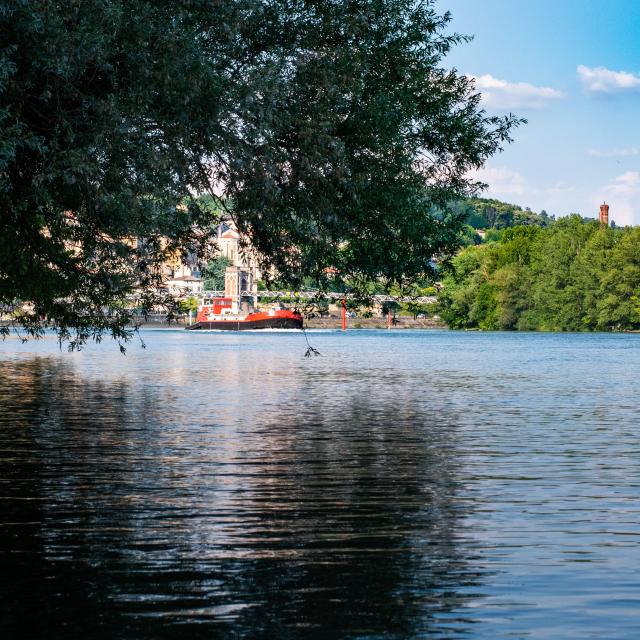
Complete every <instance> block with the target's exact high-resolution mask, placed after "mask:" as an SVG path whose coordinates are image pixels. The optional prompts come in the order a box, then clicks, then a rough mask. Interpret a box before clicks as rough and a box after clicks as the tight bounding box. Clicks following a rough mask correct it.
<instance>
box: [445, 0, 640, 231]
mask: <svg viewBox="0 0 640 640" xmlns="http://www.w3.org/2000/svg"><path fill="white" fill-rule="evenodd" d="M437 8H438V10H439V11H440V12H443V11H445V10H448V11H450V12H451V14H452V18H453V19H452V22H451V26H450V28H451V30H455V31H457V32H459V33H464V34H467V35H473V36H474V40H473V41H472V42H470V43H468V44H461V45H459V46H458V47H456V48H455V49H454V50H453V51H452V52H451V53H450V54H449V56H448V57H447V59H446V64H447V66H449V67H456V68H457V69H458V70H459V71H460V72H462V73H466V74H469V75H473V76H475V77H476V78H477V80H476V83H477V87H478V89H479V90H480V91H481V92H482V93H483V96H484V103H485V108H486V109H487V111H489V112H491V113H508V112H510V111H511V112H513V113H515V114H517V115H520V116H522V117H524V118H527V120H528V124H526V125H524V126H523V127H521V128H520V129H518V130H517V131H516V132H515V141H514V142H513V143H512V144H511V145H509V146H508V147H507V148H506V150H505V151H504V153H502V154H500V155H498V156H495V157H494V158H492V159H491V160H490V161H489V162H488V164H487V167H486V168H485V169H484V170H483V171H481V172H480V175H479V177H480V178H481V179H482V180H483V181H484V182H487V183H489V185H490V187H489V189H488V190H487V191H486V192H485V194H484V195H485V196H487V197H496V198H499V199H501V200H505V201H507V202H513V203H516V204H520V205H522V206H528V207H531V209H533V210H534V211H540V210H541V209H545V210H546V211H547V212H548V213H550V214H556V215H566V214H568V213H571V212H577V213H580V214H581V215H584V216H590V217H596V216H597V212H598V205H599V204H600V203H601V202H602V201H606V202H608V203H609V204H610V206H611V211H610V218H612V219H614V220H615V221H616V223H617V224H640V0H607V2H595V1H594V0H554V1H552V0H526V1H525V0H438V3H437Z"/></svg>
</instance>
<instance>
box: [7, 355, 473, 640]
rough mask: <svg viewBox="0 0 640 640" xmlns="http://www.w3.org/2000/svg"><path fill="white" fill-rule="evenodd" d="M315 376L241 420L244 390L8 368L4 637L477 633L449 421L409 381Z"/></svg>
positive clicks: (54, 364)
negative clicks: (469, 609)
mask: <svg viewBox="0 0 640 640" xmlns="http://www.w3.org/2000/svg"><path fill="white" fill-rule="evenodd" d="M305 371H307V373H305ZM309 371H310V370H303V371H293V372H292V373H291V376H292V379H293V377H295V380H296V381H295V384H293V383H291V384H290V386H289V393H288V394H286V395H284V396H283V394H282V393H281V388H282V385H287V384H288V381H287V379H281V380H280V381H279V382H278V386H279V388H280V392H279V394H278V397H277V402H276V400H274V398H273V397H272V392H271V390H270V388H269V387H268V386H267V387H265V388H264V389H263V390H261V391H260V390H259V391H258V393H264V399H263V401H262V402H256V401H255V400H253V401H252V404H251V407H249V408H248V407H247V406H246V404H243V403H244V402H246V397H245V398H244V399H243V396H242V394H240V393H238V394H237V395H235V396H234V395H233V394H227V395H226V396H225V398H224V401H223V400H221V399H220V398H218V400H217V401H215V402H214V401H213V400H212V403H211V404H207V403H203V402H201V400H202V396H201V395H199V396H193V397H190V396H189V394H186V393H184V392H182V393H177V392H175V390H172V388H171V387H170V386H169V385H164V384H162V383H159V384H157V385H150V384H136V383H134V382H133V381H132V377H131V375H130V374H123V375H122V376H121V377H120V378H117V377H116V378H110V379H107V378H105V379H104V380H99V379H98V378H96V377H93V378H91V377H87V376H84V375H82V372H81V371H77V370H76V369H75V368H73V367H72V366H70V365H68V364H65V363H64V361H63V359H61V358H55V357H52V358H24V359H21V360H14V361H9V362H8V364H7V365H6V366H5V367H4V369H3V371H2V372H1V373H0V448H1V449H2V452H3V454H2V459H1V460H0V465H1V473H0V478H1V482H2V491H1V492H0V493H1V495H2V497H1V498H0V506H1V511H0V524H1V527H0V531H1V533H0V535H1V536H2V540H1V542H2V550H1V551H0V554H1V558H2V566H3V575H4V576H5V579H4V580H3V584H2V593H1V596H2V601H3V614H2V622H1V627H0V630H1V631H2V634H3V636H5V637H11V636H12V635H14V636H16V637H17V636H18V635H22V636H23V637H26V635H28V634H29V633H39V634H42V635H43V636H44V635H46V636H47V637H53V638H56V637H60V638H62V637H71V636H73V635H80V634H82V635H84V636H89V637H100V636H102V637H109V638H115V637H123V638H124V637H149V638H157V637H161V636H162V637H183V636H184V637H206V638H213V637H241V638H244V637H246V638H258V637H264V638H287V637H325V638H338V637H347V636H348V637H374V636H375V637H380V636H385V637H403V638H404V637H419V636H424V635H426V634H430V637H439V636H449V635H451V634H452V633H455V632H456V631H458V632H461V631H463V630H464V629H467V628H468V625H469V624H471V621H470V620H467V619H465V617H464V611H465V608H466V607H465V605H466V604H468V603H469V602H470V601H472V600H473V599H474V598H476V597H477V594H478V592H479V590H480V589H481V586H482V580H483V576H482V574H481V572H480V570H479V569H477V568H476V567H475V564H476V563H474V558H473V556H474V553H475V552H474V542H473V537H472V536H471V535H470V534H469V535H468V532H467V528H466V526H467V525H466V522H465V521H466V517H467V516H468V510H469V509H470V506H469V503H468V501H466V500H465V499H464V496H461V495H460V490H461V489H463V488H464V486H463V483H464V472H463V470H462V462H461V461H460V460H461V458H462V453H461V451H459V450H458V448H457V443H456V435H457V431H456V416H455V414H453V413H452V412H450V411H449V412H447V411H446V406H444V405H442V406H439V407H438V410H437V411H433V410H430V409H429V407H428V406H427V405H426V403H425V402H424V401H423V399H420V397H419V395H417V394H416V389H415V388H413V387H411V386H410V385H409V386H404V385H402V384H401V383H400V382H398V383H396V384H394V383H391V384H389V385H388V387H386V388H385V387H381V386H379V385H378V386H376V391H375V393H369V394H368V393H363V388H366V385H367V382H366V380H364V382H363V381H362V380H360V381H359V384H357V385H353V386H349V385H340V386H339V387H338V386H335V387H333V388H332V389H333V391H332V392H328V390H329V387H330V386H331V381H325V384H323V385H314V381H313V380H312V378H313V376H314V373H313V372H310V373H309ZM160 375H161V374H160ZM363 385H364V387H363ZM182 389H184V388H182ZM201 391H202V390H200V391H197V393H201ZM194 393H195V392H194ZM270 394H271V395H270ZM283 398H285V399H286V401H283ZM432 400H433V398H432ZM7 576H12V578H11V579H10V580H8V579H6V577H7Z"/></svg>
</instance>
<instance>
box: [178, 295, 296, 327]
mask: <svg viewBox="0 0 640 640" xmlns="http://www.w3.org/2000/svg"><path fill="white" fill-rule="evenodd" d="M302 322H303V318H302V315H301V314H300V313H298V312H297V311H289V310H288V309H269V310H267V311H256V312H253V313H247V314H245V315H242V314H240V313H238V309H237V305H236V304H234V300H233V298H231V297H219V296H218V297H204V298H202V299H201V300H200V304H199V305H198V315H197V316H196V322H195V324H193V325H190V326H188V327H187V329H191V330H194V329H218V330H220V329H222V330H226V331H243V330H245V331H246V330H251V329H302Z"/></svg>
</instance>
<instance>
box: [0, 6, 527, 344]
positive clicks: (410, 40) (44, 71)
mask: <svg viewBox="0 0 640 640" xmlns="http://www.w3.org/2000/svg"><path fill="white" fill-rule="evenodd" d="M448 22H449V15H448V14H445V15H439V14H438V13H437V12H436V11H435V9H434V3H433V2H432V1H431V0H425V1H422V2H415V1H414V0H352V1H349V2H347V1H345V0H325V1H323V2H316V1H311V0H237V1H231V0H181V1H175V0H172V1H167V0H164V1H163V0H154V1H144V0H66V1H65V2H50V1H49V0H29V1H27V0H0V33H2V38H1V39H0V127H1V130H2V136H1V138H0V211H1V213H0V216H1V218H0V234H1V235H0V237H1V238H2V243H1V244H0V304H2V305H4V306H5V308H6V309H10V308H13V309H15V310H16V311H15V312H16V313H17V314H18V315H19V318H18V322H19V323H20V324H22V325H23V326H24V327H25V328H26V329H27V331H28V332H31V333H34V334H37V333H38V332H40V331H41V330H42V326H43V325H42V319H43V317H45V316H47V317H48V318H49V319H52V320H54V321H55V322H56V324H57V326H58V330H59V332H60V335H61V337H62V338H73V339H74V340H75V342H74V343H72V344H81V343H82V342H83V341H84V340H86V339H87V338H89V337H95V338H99V336H100V335H101V334H102V333H103V332H105V331H108V332H110V333H111V334H112V335H113V336H114V337H117V338H119V339H123V338H126V337H127V335H128V333H127V330H126V329H125V326H126V323H127V320H128V315H129V311H128V308H129V307H131V306H133V305H138V306H141V307H142V308H143V309H151V308H152V307H154V305H158V304H162V303H166V300H164V299H163V296H162V294H161V291H162V289H161V280H162V277H161V264H162V262H163V261H165V260H167V259H176V256H178V257H180V256H181V255H184V254H193V253H198V255H200V256H202V257H203V258H202V259H203V260H206V252H205V249H206V247H207V246H208V245H209V243H210V239H209V238H208V234H207V231H208V230H210V229H211V228H212V227H213V226H215V224H216V222H217V221H218V219H219V216H220V207H224V208H226V209H227V214H228V215H231V216H232V217H233V218H234V220H235V222H236V224H237V226H238V228H239V230H240V231H241V232H242V234H243V236H244V237H245V238H246V239H247V241H249V242H250V243H251V244H252V245H253V246H254V247H255V249H256V250H257V251H258V252H259V255H260V256H261V260H262V262H263V264H262V267H263V270H264V271H265V272H267V273H276V274H277V277H279V278H280V279H285V280H287V281H289V282H291V284H292V285H295V284H296V283H299V282H301V281H302V280H303V278H305V277H312V278H313V279H314V280H315V281H317V282H319V283H320V284H322V285H323V286H326V287H330V286H333V285H335V282H334V281H336V280H349V282H350V283H351V286H353V287H355V288H356V289H357V288H358V287H364V285H365V284H366V283H368V282H371V281H375V280H380V279H382V280H385V281H388V282H391V283H396V284H398V283H399V284H402V283H404V282H409V281H411V280H413V279H416V278H424V277H426V276H428V275H429V273H430V267H429V258H430V257H431V255H433V254H434V253H438V252H447V251H451V250H452V249H453V247H454V246H455V244H456V235H457V231H458V227H459V223H460V217H461V216H460V215H459V214H456V213H455V212H453V213H441V212H442V211H445V212H446V211H447V208H446V205H447V203H448V202H451V201H453V200H456V199H459V198H460V197H462V196H464V195H466V194H469V193H472V192H473V191H474V190H475V189H476V188H477V187H478V184H476V183H475V182H474V181H473V180H472V179H470V178H469V177H468V171H469V170H470V169H473V168H477V167H480V166H481V165H482V164H483V163H484V162H485V161H486V159H487V158H488V157H489V156H491V155H492V154H494V153H496V152H497V151H498V150H499V149H500V146H501V145H502V144H503V143H504V142H505V141H508V140H509V132H510V130H511V129H512V127H513V126H514V125H516V124H518V122H519V121H518V120H516V119H515V118H514V117H512V116H507V117H504V118H498V117H488V116H487V115H486V114H485V113H484V112H483V111H482V109H481V108H480V106H479V99H480V97H479V95H478V94H477V93H476V92H475V90H474V85H473V81H472V80H471V79H469V78H468V77H466V76H464V75H460V74H458V73H457V72H456V71H455V70H453V71H451V70H447V69H446V67H444V66H443V58H444V56H445V55H446V54H447V52H448V51H449V50H450V48H451V47H452V46H454V45H456V44H458V43H460V42H462V41H464V40H465V38H464V37H463V36H460V35H457V34H453V33H450V32H448V30H447V25H448ZM196 194H209V196H210V198H209V200H210V202H213V203H214V205H215V206H203V200H202V199H199V198H195V197H194V195H196ZM17 303H25V304H22V305H20V306H16V304H17Z"/></svg>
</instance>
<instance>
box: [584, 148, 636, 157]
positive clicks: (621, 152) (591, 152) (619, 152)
mask: <svg viewBox="0 0 640 640" xmlns="http://www.w3.org/2000/svg"><path fill="white" fill-rule="evenodd" d="M587 155H588V156H591V157H592V158H627V157H629V156H637V155H640V148H639V147H627V148H626V149H609V150H605V151H601V150H598V149H587Z"/></svg>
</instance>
